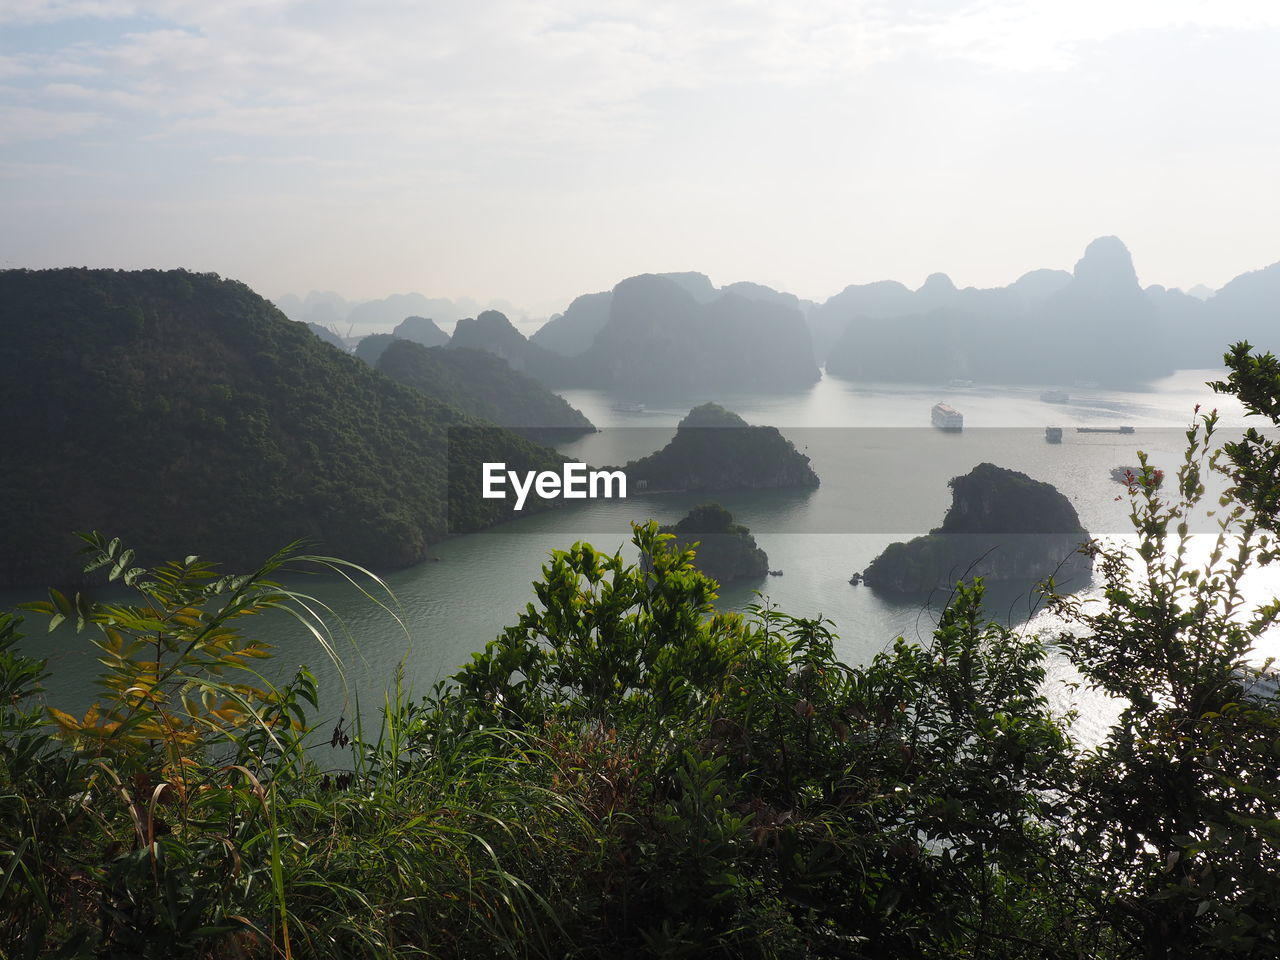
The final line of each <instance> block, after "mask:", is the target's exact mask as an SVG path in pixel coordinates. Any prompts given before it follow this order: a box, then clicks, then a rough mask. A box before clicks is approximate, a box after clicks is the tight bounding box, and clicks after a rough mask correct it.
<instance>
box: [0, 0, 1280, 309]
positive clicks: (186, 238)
mask: <svg viewBox="0 0 1280 960" xmlns="http://www.w3.org/2000/svg"><path fill="white" fill-rule="evenodd" d="M1278 52H1280V7H1276V6H1274V5H1272V4H1268V3H1262V2H1251V0H1218V2H1215V3H1206V2H1199V0H1134V2H1129V3H1125V4H1115V3H1103V2H1101V0H1073V2H1070V3H1066V2H1060V0H1054V2H1032V0H1025V2H1020V0H987V2H972V3H968V2H952V0H909V2H904V3H884V2H873V0H862V2H852V3H851V2H841V3H836V2H806V3H799V2H786V3H782V2H774V0H768V2H766V0H743V2H740V3H735V4H734V5H733V8H732V10H731V11H728V10H725V9H719V8H712V7H710V6H705V7H691V6H689V5H683V4H674V3H666V2H656V3H655V2H649V3H637V2H631V0H618V2H613V3H608V4H600V3H598V2H596V3H587V2H585V0H548V2H541V3H519V2H516V0H482V2H477V3H474V4H469V5H467V6H466V7H465V8H463V7H451V8H448V9H438V10H433V11H430V12H427V11H425V10H424V9H423V8H422V7H421V6H420V5H417V4H412V3H406V2H395V0H383V2H377V3H371V4H364V5H361V6H360V8H359V9H358V10H357V9H355V8H352V7H350V6H349V5H346V4H341V3H337V2H333V0H320V2H309V3H301V2H292V0H274V2H251V0H222V2H219V3H218V4H205V3H200V2H194V0H154V2H141V0H10V2H7V3H5V4H4V5H3V6H2V7H0V215H3V219H4V221H5V223H6V227H7V229H5V230H4V231H0V268H8V267H45V266H61V265H81V264H84V265H88V266H115V267H127V268H138V267H177V266H183V267H189V268H191V269H195V270H212V271H216V272H218V273H221V274H223V275H225V276H230V277H234V278H236V279H240V280H243V281H245V282H247V283H249V284H250V285H251V286H253V287H254V288H255V289H257V290H259V291H260V292H262V293H263V294H265V295H267V296H278V295H280V294H283V293H296V294H299V295H302V294H305V293H306V292H307V291H309V290H313V289H318V290H334V291H337V292H338V293H340V294H342V295H343V296H345V297H347V298H348V299H352V300H359V299H363V298H377V297H383V296H386V295H387V294H390V293H397V292H408V291H418V292H422V293H424V294H426V295H428V296H431V297H449V298H454V299H458V298H463V297H471V298H474V299H475V300H477V301H480V302H487V301H490V300H494V299H502V300H505V301H509V302H511V303H514V304H516V305H519V306H520V307H522V308H524V309H527V310H529V311H531V312H534V313H541V314H542V315H545V314H547V313H550V312H553V311H559V310H563V309H564V307H565V306H566V305H567V304H568V302H569V300H570V299H572V298H573V297H574V296H576V295H577V294H580V293H587V292H591V291H595V290H602V289H608V288H610V287H612V286H613V284H615V283H616V282H617V281H618V280H620V279H622V278H623V277H626V276H630V275H634V274H637V273H642V272H650V271H652V272H659V271H672V270H697V271H701V272H704V273H706V274H708V275H709V276H711V278H712V279H713V281H714V282H715V283H717V284H726V283H730V282H733V281H736V280H752V281H755V282H758V283H765V284H769V285H771V286H774V287H776V288H778V289H782V290H787V291H790V292H792V293H795V294H797V295H798V296H801V297H804V298H809V299H814V300H824V299H826V298H827V297H829V296H831V295H832V294H834V293H836V292H838V291H839V290H841V289H842V288H843V287H844V286H846V285H847V284H850V283H865V282H869V281H873V280H881V279H896V280H900V281H902V282H904V283H906V284H907V285H908V286H911V287H916V286H918V285H919V284H920V283H921V282H922V281H923V279H924V278H925V276H926V275H928V274H930V273H933V272H935V271H942V272H946V273H947V274H948V275H950V277H951V278H952V279H953V280H954V281H955V282H956V284H957V285H959V286H998V285H1004V284H1007V283H1010V282H1012V281H1013V280H1014V279H1016V278H1017V277H1018V276H1019V275H1021V274H1022V273H1025V272H1026V271H1028V270H1032V269H1036V268H1040V267H1053V268H1059V269H1070V268H1071V266H1072V265H1073V264H1074V263H1075V261H1076V260H1077V259H1078V258H1079V256H1080V253H1081V251H1082V250H1083V249H1084V246H1085V245H1086V244H1087V243H1088V242H1089V241H1090V240H1092V239H1093V238H1095V237H1097V236H1101V235H1106V234H1113V235H1116V236H1119V237H1120V238H1121V239H1122V240H1123V241H1124V242H1125V243H1126V244H1127V245H1128V247H1129V249H1130V250H1131V251H1132V252H1133V256H1134V261H1135V265H1136V267H1137V270H1138V273H1139V276H1140V278H1141V280H1142V282H1143V284H1151V283H1159V284H1163V285H1165V286H1171V287H1173V286H1176V287H1182V288H1184V289H1186V288H1189V287H1192V286H1194V285H1196V284H1200V283H1204V284H1207V285H1208V286H1210V287H1212V288H1217V287H1220V286H1221V285H1222V284H1224V283H1225V282H1226V281H1227V280H1229V279H1231V278H1232V277H1233V276H1235V275H1237V274H1239V273H1242V272H1245V271H1247V270H1253V269H1258V268H1260V267H1263V266H1266V265H1268V264H1270V263H1273V262H1275V261H1277V260H1280V237H1278V236H1277V235H1276V233H1275V231H1274V228H1273V226H1272V225H1273V224H1274V223H1276V222H1277V221H1280V190H1277V189H1276V188H1275V184H1274V171H1275V170H1276V169H1277V167H1278V166H1280V163H1278V161H1280V156H1278V154H1280V150H1278V149H1277V145H1278V143H1280V140H1278V134H1277V130H1280V122H1277V121H1280V104H1278V103H1277V101H1276V98H1274V97H1269V96H1266V95H1265V91H1266V90H1269V89H1271V90H1274V89H1276V88H1277V87H1280V56H1277V53H1278Z"/></svg>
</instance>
